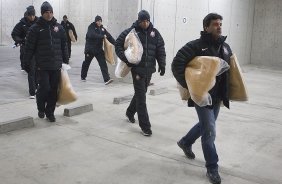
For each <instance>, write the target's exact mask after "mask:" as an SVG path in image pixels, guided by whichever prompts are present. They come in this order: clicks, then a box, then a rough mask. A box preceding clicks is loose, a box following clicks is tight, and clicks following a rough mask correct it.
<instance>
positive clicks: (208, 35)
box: [200, 31, 227, 45]
mask: <svg viewBox="0 0 282 184" xmlns="http://www.w3.org/2000/svg"><path fill="white" fill-rule="evenodd" d="M226 38H227V36H220V37H219V38H218V39H217V40H214V39H213V37H212V34H211V33H207V32H205V31H201V38H200V39H201V40H203V41H205V42H207V43H210V44H216V45H221V44H223V43H224V42H225V40H226Z"/></svg>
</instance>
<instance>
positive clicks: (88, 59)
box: [81, 52, 110, 82]
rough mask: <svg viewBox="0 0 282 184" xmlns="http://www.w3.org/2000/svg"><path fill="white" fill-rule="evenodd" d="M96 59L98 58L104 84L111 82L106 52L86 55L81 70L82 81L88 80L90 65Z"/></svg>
mask: <svg viewBox="0 0 282 184" xmlns="http://www.w3.org/2000/svg"><path fill="white" fill-rule="evenodd" d="M94 57H96V59H97V61H98V63H99V66H100V69H101V72H102V75H103V79H104V82H107V81H109V80H110V74H109V72H108V66H107V63H106V59H105V53H104V52H99V53H98V54H85V60H84V61H83V63H82V68H81V79H86V77H87V73H88V69H89V66H90V63H91V61H92V59H93V58H94Z"/></svg>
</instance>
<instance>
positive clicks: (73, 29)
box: [71, 23, 77, 40]
mask: <svg viewBox="0 0 282 184" xmlns="http://www.w3.org/2000/svg"><path fill="white" fill-rule="evenodd" d="M71 30H72V32H73V34H74V37H75V39H76V40H77V34H76V31H75V28H74V25H73V24H72V23H71Z"/></svg>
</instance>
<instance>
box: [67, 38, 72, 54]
mask: <svg viewBox="0 0 282 184" xmlns="http://www.w3.org/2000/svg"><path fill="white" fill-rule="evenodd" d="M67 45H68V53H69V58H70V57H71V41H68V42H67Z"/></svg>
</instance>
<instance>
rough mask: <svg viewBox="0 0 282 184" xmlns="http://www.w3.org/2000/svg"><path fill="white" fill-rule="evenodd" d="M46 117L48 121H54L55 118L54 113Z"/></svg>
mask: <svg viewBox="0 0 282 184" xmlns="http://www.w3.org/2000/svg"><path fill="white" fill-rule="evenodd" d="M47 119H48V120H49V121H50V122H56V118H55V116H54V115H51V116H48V117H47Z"/></svg>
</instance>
